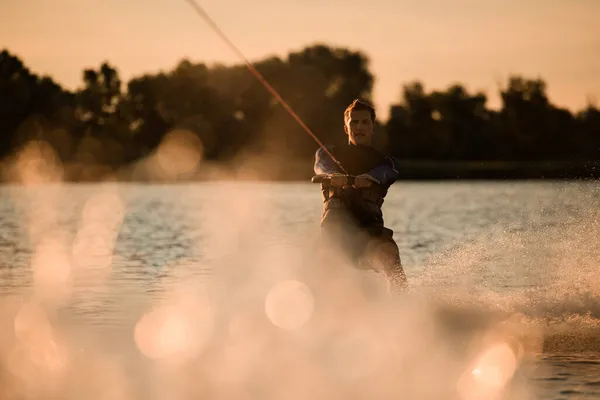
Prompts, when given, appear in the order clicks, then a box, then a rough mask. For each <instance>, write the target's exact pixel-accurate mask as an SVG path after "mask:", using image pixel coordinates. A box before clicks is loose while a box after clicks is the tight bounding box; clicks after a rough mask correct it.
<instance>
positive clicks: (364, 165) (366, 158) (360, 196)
mask: <svg viewBox="0 0 600 400" xmlns="http://www.w3.org/2000/svg"><path fill="white" fill-rule="evenodd" d="M327 150H329V151H330V152H331V153H332V154H333V156H334V157H335V158H336V159H337V160H338V161H339V162H340V164H341V165H342V166H343V167H344V169H345V170H346V172H347V173H348V174H350V175H355V176H356V175H361V174H369V175H370V176H372V177H373V178H375V179H377V180H378V181H379V184H377V183H373V184H372V185H371V187H370V188H364V189H356V188H354V187H351V186H350V187H347V188H344V189H333V188H330V187H329V185H327V184H323V185H322V186H321V188H322V190H323V193H324V200H325V201H326V203H327V202H328V201H329V200H330V199H331V198H338V199H340V201H341V202H342V204H343V205H344V206H345V207H346V209H347V210H348V211H349V212H350V213H351V214H352V215H353V216H354V218H355V219H356V220H357V221H358V222H359V224H360V225H362V226H383V215H382V212H381V205H382V204H383V199H384V198H385V196H386V194H387V191H388V189H389V187H390V186H391V185H392V184H393V183H394V182H395V181H396V179H397V178H398V176H399V172H398V170H397V169H396V168H397V161H396V160H394V158H393V157H390V156H386V155H384V154H382V153H381V152H379V151H377V150H376V149H375V148H373V147H371V146H364V145H353V144H347V145H344V146H330V147H327ZM314 171H315V173H316V174H317V175H320V174H333V173H343V172H342V171H341V169H340V168H339V167H338V166H337V164H336V163H335V162H334V161H333V160H332V159H331V157H330V156H329V155H328V154H327V152H325V150H324V149H323V148H319V150H317V152H316V154H315V165H314ZM367 195H368V196H367ZM373 198H379V199H380V201H379V204H377V202H373V201H372V200H373Z"/></svg>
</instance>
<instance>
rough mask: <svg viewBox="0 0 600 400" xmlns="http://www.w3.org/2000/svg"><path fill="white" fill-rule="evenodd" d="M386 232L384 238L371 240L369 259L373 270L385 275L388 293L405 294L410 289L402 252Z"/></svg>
mask: <svg viewBox="0 0 600 400" xmlns="http://www.w3.org/2000/svg"><path fill="white" fill-rule="evenodd" d="M384 230H385V229H384ZM385 231H386V232H384V233H383V235H382V236H380V237H374V238H372V239H371V243H370V246H369V254H368V257H369V260H370V262H371V265H372V267H373V269H374V270H376V271H378V272H381V273H383V274H384V275H385V277H386V280H387V288H388V292H390V293H399V292H403V291H404V290H406V289H407V288H408V281H407V279H406V274H405V273H404V268H402V261H401V259H400V250H399V248H398V245H397V244H396V242H395V241H394V239H393V238H392V236H391V233H389V231H388V230H385Z"/></svg>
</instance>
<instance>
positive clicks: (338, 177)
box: [329, 174, 348, 188]
mask: <svg viewBox="0 0 600 400" xmlns="http://www.w3.org/2000/svg"><path fill="white" fill-rule="evenodd" d="M329 184H330V185H331V186H333V187H340V188H341V187H344V186H346V185H347V184H348V176H346V175H344V174H331V175H329Z"/></svg>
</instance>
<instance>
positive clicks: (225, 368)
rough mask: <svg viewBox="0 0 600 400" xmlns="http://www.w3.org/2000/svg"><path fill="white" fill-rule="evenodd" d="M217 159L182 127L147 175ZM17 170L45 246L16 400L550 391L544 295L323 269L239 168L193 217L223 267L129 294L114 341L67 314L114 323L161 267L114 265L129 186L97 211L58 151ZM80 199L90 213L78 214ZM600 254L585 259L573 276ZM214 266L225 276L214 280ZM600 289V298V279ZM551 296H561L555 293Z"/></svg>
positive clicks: (25, 155)
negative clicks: (445, 287)
mask: <svg viewBox="0 0 600 400" xmlns="http://www.w3.org/2000/svg"><path fill="white" fill-rule="evenodd" d="M201 149H202V144H201V143H200V142H198V141H197V139H193V138H190V137H189V136H187V135H186V133H185V132H183V131H177V132H173V133H172V134H170V135H167V136H166V138H165V141H164V142H163V143H162V144H161V145H160V146H159V147H158V148H157V150H156V152H155V153H154V154H152V155H151V156H149V157H148V159H146V160H144V161H143V162H141V163H140V164H139V165H138V168H143V169H144V171H145V172H144V173H145V174H150V175H151V176H152V175H153V174H154V175H155V176H157V177H158V178H159V179H160V180H162V181H177V180H178V179H179V178H180V177H181V176H182V175H186V174H192V175H193V174H195V173H197V172H198V171H200V170H202V168H203V166H204V164H203V162H202V157H201ZM10 171H11V173H12V174H14V176H18V177H19V181H20V183H21V186H19V187H17V186H12V187H11V189H10V190H11V191H12V193H13V194H14V199H15V203H17V204H18V206H19V209H20V210H21V211H22V214H23V215H24V220H25V221H27V222H26V225H27V232H28V238H29V241H30V242H31V245H32V246H31V248H32V249H33V250H32V254H31V257H30V263H29V267H30V268H29V271H28V272H29V273H28V274H27V273H23V275H22V281H21V282H20V283H19V287H18V290H17V291H16V292H15V293H16V294H14V295H13V296H5V297H4V298H3V300H2V308H1V311H0V313H1V314H0V321H3V322H4V328H2V329H0V354H1V358H0V382H2V385H1V386H0V397H1V398H3V399H21V398H27V399H47V398H62V399H70V398H73V399H75V398H81V397H82V396H83V395H85V397H86V398H90V399H108V398H110V399H115V398H116V399H149V398H156V399H162V398H170V399H171V398H180V399H186V398H199V397H201V398H205V399H231V398H236V399H250V398H261V399H269V398H272V399H276V398H277V399H280V398H285V399H301V398H302V399H304V398H313V399H364V398H418V399H457V400H475V399H477V400H478V399H482V400H483V399H485V400H488V399H530V398H536V397H535V393H534V392H533V390H532V389H531V387H530V384H529V382H528V380H527V379H526V378H527V374H528V369H527V366H529V365H531V364H530V363H529V361H532V360H535V358H536V356H537V355H538V354H539V353H541V352H542V351H543V345H544V335H547V334H548V331H547V329H548V325H545V321H547V320H546V319H545V317H546V315H545V314H544V313H537V312H536V310H535V309H534V310H533V312H531V313H530V314H529V315H526V313H525V312H524V311H532V308H531V304H532V301H531V300H532V296H534V295H533V294H532V293H530V292H522V293H521V294H520V295H519V294H511V295H510V296H504V297H503V296H502V295H497V294H492V293H488V292H482V293H465V292H461V291H460V290H455V289H456V288H452V290H449V291H448V292H446V293H441V292H435V291H433V292H428V291H427V290H418V289H415V290H413V291H411V292H409V293H406V294H405V295H403V296H400V297H398V298H390V297H387V296H386V295H385V293H384V291H385V289H384V284H383V280H382V279H379V277H376V278H375V279H374V280H371V279H370V276H369V275H368V274H365V273H364V272H361V271H356V270H353V269H352V268H350V267H349V266H347V265H345V264H344V263H343V261H340V262H339V263H337V264H329V265H322V264H320V263H319V260H318V258H317V257H313V255H312V253H311V249H312V247H311V246H312V245H313V244H314V240H315V237H314V228H315V227H314V226H308V227H307V228H302V229H300V230H296V231H294V233H293V234H290V231H289V230H288V229H289V226H290V225H293V224H289V223H288V224H287V225H285V226H283V225H284V224H281V221H280V218H285V215H283V216H281V215H276V214H273V210H274V209H275V208H276V207H275V202H276V201H277V199H276V198H274V197H272V196H271V195H270V194H269V192H268V190H264V187H262V186H260V185H253V184H244V183H236V182H235V179H236V177H237V175H236V174H237V172H236V171H232V170H218V171H217V170H211V171H214V172H215V173H216V175H217V176H219V177H225V178H229V182H227V183H222V184H218V185H213V186H211V191H210V193H209V194H207V195H206V196H205V197H203V201H202V203H201V204H200V203H198V205H197V206H198V209H197V212H195V213H194V215H188V216H187V217H188V219H189V221H188V222H189V224H191V225H194V224H196V225H197V226H196V230H198V231H201V232H202V233H203V235H202V239H201V240H200V239H199V240H198V242H197V243H196V246H197V247H198V248H199V252H200V253H213V257H211V259H212V261H210V263H209V262H206V263H205V264H208V265H204V264H203V262H200V261H197V260H193V259H190V260H181V261H180V262H179V263H177V264H174V265H171V266H169V268H165V271H168V273H165V274H164V275H161V276H155V277H152V278H151V279H152V280H153V282H152V284H151V286H152V287H153V288H159V289H160V290H155V291H150V290H144V288H140V291H141V292H142V294H141V295H142V296H144V297H145V298H146V301H138V300H139V299H133V298H127V297H124V298H125V299H128V300H131V302H129V301H123V302H122V303H120V304H119V305H118V307H119V309H123V310H125V309H130V310H131V311H130V312H129V313H127V314H126V315H127V316H128V319H127V320H121V321H118V323H119V324H120V326H119V328H120V330H119V332H122V334H114V335H105V334H104V333H103V332H104V331H102V330H96V328H95V327H94V326H89V325H87V324H86V323H85V322H84V321H82V320H80V319H77V318H75V317H73V316H72V315H70V314H69V313H70V312H71V311H70V310H72V309H73V308H79V309H83V310H84V311H86V312H94V313H96V314H95V315H93V316H92V317H91V319H92V320H96V321H103V320H109V321H110V318H111V316H110V315H109V312H108V311H107V310H105V309H102V308H101V307H97V306H95V304H96V303H95V301H96V300H98V299H99V298H105V297H107V296H108V297H110V296H111V295H112V294H114V295H117V294H118V293H117V292H116V289H115V287H116V286H118V285H119V284H121V283H122V282H124V281H131V282H132V283H131V284H130V286H133V287H139V286H140V285H145V284H147V282H148V278H144V274H147V273H150V272H149V270H150V266H146V267H145V268H144V266H142V268H141V269H140V271H139V273H137V275H136V274H135V273H134V271H124V270H120V269H116V268H115V267H116V265H118V260H119V259H120V258H121V257H124V255H123V254H119V253H118V246H117V245H118V238H119V232H120V231H121V230H122V226H123V224H124V223H125V220H126V218H127V216H128V200H127V199H125V198H124V197H123V195H122V191H121V189H122V188H123V187H124V186H126V185H124V186H123V185H119V184H116V183H114V182H113V181H112V179H110V178H109V179H108V181H107V182H102V183H99V184H96V185H91V186H90V187H89V192H86V193H87V194H86V196H85V199H84V200H83V201H81V204H80V203H77V202H76V201H75V200H73V202H70V198H69V196H71V194H72V193H73V192H72V190H73V186H72V185H70V184H66V183H61V179H62V166H61V165H60V163H59V162H58V159H57V158H56V157H55V155H54V154H53V152H52V149H51V148H50V147H48V146H47V145H45V144H44V143H42V142H33V143H31V144H30V146H28V147H27V148H25V149H24V150H23V152H22V153H21V154H20V155H19V157H18V158H16V162H15V163H14V165H12V166H11V168H10ZM198 185H199V187H201V186H202V184H198ZM34 189H35V190H34ZM179 200H182V199H177V201H179ZM190 201H191V202H193V201H195V200H194V199H191V200H190ZM317 201H318V198H317ZM175 204H179V203H174V204H173V205H172V206H175ZM64 207H71V208H72V209H74V210H75V211H74V212H73V215H75V217H73V220H65V219H64V217H63V215H64ZM71 211H72V210H71ZM148 218H150V219H151V218H152V216H148ZM573 229H577V228H575V227H573ZM553 232H554V231H552V232H550V233H547V235H549V237H552V235H553V234H554V233H553ZM563 233H564V231H563ZM570 237H571V238H576V239H573V240H574V241H572V242H571V244H570V245H569V246H568V249H571V250H570V251H571V252H572V253H573V254H572V255H571V257H568V258H564V259H563V260H574V259H576V255H577V254H579V255H581V254H584V252H583V250H586V249H588V250H589V248H590V247H589V246H588V247H585V244H586V243H589V242H590V238H592V237H593V236H592V232H588V233H587V234H585V233H583V232H581V231H579V232H578V235H575V234H573V235H572V236H570ZM274 238H275V239H277V240H274ZM284 243H293V245H289V246H287V245H284ZM512 243H517V242H515V241H513V242H512ZM557 243H563V244H564V243H566V242H565V241H564V240H563V241H562V242H561V241H559V242H557ZM557 246H559V245H557ZM556 249H559V247H556ZM568 249H565V248H561V249H560V251H561V252H562V253H563V254H564V252H565V251H567V250H568ZM483 252H484V251H483V250H482V248H481V247H473V248H471V249H469V248H468V247H466V246H465V247H463V248H461V249H460V250H459V251H457V252H456V253H455V254H454V255H446V257H445V263H446V264H447V265H448V266H449V267H452V268H458V267H461V266H462V267H464V268H474V266H476V265H477V259H478V257H484V256H485V254H483ZM592 256H593V253H590V254H585V255H584V256H582V257H583V258H582V259H579V260H578V264H577V266H578V270H577V271H578V274H577V275H576V274H573V279H575V276H577V279H581V278H582V276H583V275H581V271H585V266H586V265H591V262H590V261H589V260H590V257H592ZM557 257H558V255H557ZM586 263H587V264H586ZM202 268H204V269H209V270H211V271H212V273H211V275H210V276H209V277H208V276H204V277H201V276H199V275H198V274H197V270H199V269H202ZM570 268H571V269H570V270H571V271H575V270H574V269H573V268H574V267H573V266H571V267H570ZM590 271H592V270H591V269H590ZM456 272H457V273H459V272H464V271H456ZM587 276H588V278H590V277H592V276H593V275H591V274H588V275H587ZM430 278H431V279H435V277H434V276H431V277H430ZM586 281H587V282H588V283H589V284H590V285H591V286H590V287H589V293H592V297H593V296H596V297H594V298H597V294H598V291H597V290H596V289H595V288H597V286H594V284H592V283H591V282H596V283H597V278H596V280H595V281H593V280H591V279H586ZM564 282H565V281H563V283H564ZM130 286H127V287H130ZM567 286H568V285H567ZM536 299H537V302H534V303H533V304H537V305H539V306H541V305H544V304H546V305H548V304H551V303H550V302H549V299H550V297H549V296H548V295H543V294H540V293H538V297H536ZM98 304H102V303H101V302H99V303H98ZM140 304H142V305H143V306H142V307H140ZM551 308H552V309H555V307H554V306H553V307H551ZM542 311H547V310H542ZM115 324H116V322H115ZM115 349H118V351H115Z"/></svg>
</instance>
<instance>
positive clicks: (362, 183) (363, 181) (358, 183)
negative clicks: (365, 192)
mask: <svg viewBox="0 0 600 400" xmlns="http://www.w3.org/2000/svg"><path fill="white" fill-rule="evenodd" d="M373 182H375V183H379V181H378V180H377V179H375V178H373V177H372V176H371V175H369V174H361V175H358V176H357V177H356V178H354V187H355V188H356V189H364V188H368V187H370V186H371V185H372V184H373Z"/></svg>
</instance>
